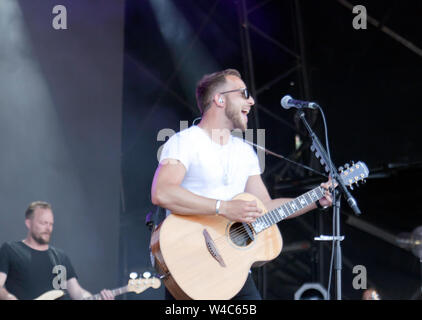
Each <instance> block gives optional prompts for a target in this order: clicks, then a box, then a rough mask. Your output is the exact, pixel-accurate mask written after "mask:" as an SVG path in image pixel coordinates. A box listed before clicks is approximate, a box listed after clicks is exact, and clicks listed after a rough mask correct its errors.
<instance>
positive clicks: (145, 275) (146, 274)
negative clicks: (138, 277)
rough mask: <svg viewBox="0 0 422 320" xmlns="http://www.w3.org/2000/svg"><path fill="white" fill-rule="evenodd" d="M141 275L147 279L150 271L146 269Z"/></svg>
mask: <svg viewBox="0 0 422 320" xmlns="http://www.w3.org/2000/svg"><path fill="white" fill-rule="evenodd" d="M143 277H144V278H145V279H149V278H150V277H151V273H150V272H148V271H146V272H144V273H143Z"/></svg>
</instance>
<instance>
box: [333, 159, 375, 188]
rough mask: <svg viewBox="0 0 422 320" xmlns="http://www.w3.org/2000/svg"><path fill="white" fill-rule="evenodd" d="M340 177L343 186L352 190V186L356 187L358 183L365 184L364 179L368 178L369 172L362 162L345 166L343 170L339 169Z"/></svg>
mask: <svg viewBox="0 0 422 320" xmlns="http://www.w3.org/2000/svg"><path fill="white" fill-rule="evenodd" d="M339 171H340V177H341V178H342V180H343V182H344V184H345V185H347V186H348V187H349V188H350V189H352V190H353V184H356V185H357V186H358V183H359V181H361V182H362V183H365V182H366V181H365V179H366V178H367V177H368V176H369V170H368V167H367V166H366V164H365V163H364V162H362V161H359V162H357V163H354V162H352V163H351V164H345V165H344V168H343V167H340V168H339Z"/></svg>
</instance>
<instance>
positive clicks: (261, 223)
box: [251, 186, 324, 233]
mask: <svg viewBox="0 0 422 320" xmlns="http://www.w3.org/2000/svg"><path fill="white" fill-rule="evenodd" d="M322 197H324V189H323V188H322V187H321V186H319V187H317V188H315V189H313V190H311V191H308V192H306V193H304V194H302V195H301V196H299V197H297V198H295V199H293V200H291V201H289V202H287V203H285V204H283V205H281V206H280V207H278V208H275V209H273V210H271V211H268V212H267V213H265V214H264V215H263V216H261V217H259V218H257V219H256V220H255V221H254V222H252V223H251V226H252V228H253V229H254V231H255V232H256V233H259V232H261V231H263V230H265V229H267V228H269V227H271V226H272V225H273V224H276V223H278V222H280V221H281V220H284V219H286V218H287V217H289V216H291V215H293V214H294V213H296V212H297V211H299V210H301V209H303V208H305V207H307V206H309V205H311V204H312V203H314V202H316V201H318V200H319V199H321V198H322Z"/></svg>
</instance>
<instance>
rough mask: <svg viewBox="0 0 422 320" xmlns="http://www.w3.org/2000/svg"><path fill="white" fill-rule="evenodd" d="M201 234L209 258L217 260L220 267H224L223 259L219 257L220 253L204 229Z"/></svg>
mask: <svg viewBox="0 0 422 320" xmlns="http://www.w3.org/2000/svg"><path fill="white" fill-rule="evenodd" d="M202 234H203V235H204V238H205V244H206V246H207V249H208V251H209V253H210V254H211V256H212V257H213V258H214V259H215V260H217V262H218V263H219V264H220V266H222V267H226V264H225V263H224V260H223V258H222V257H221V255H220V253H219V252H218V250H217V248H216V247H215V244H214V241H213V240H212V239H211V236H210V234H209V233H208V231H207V229H204V231H202Z"/></svg>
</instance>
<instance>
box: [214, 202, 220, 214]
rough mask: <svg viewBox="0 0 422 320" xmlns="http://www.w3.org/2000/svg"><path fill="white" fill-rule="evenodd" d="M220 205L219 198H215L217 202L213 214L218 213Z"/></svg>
mask: <svg viewBox="0 0 422 320" xmlns="http://www.w3.org/2000/svg"><path fill="white" fill-rule="evenodd" d="M220 205H221V200H217V202H216V203H215V214H217V215H218V214H220Z"/></svg>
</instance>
